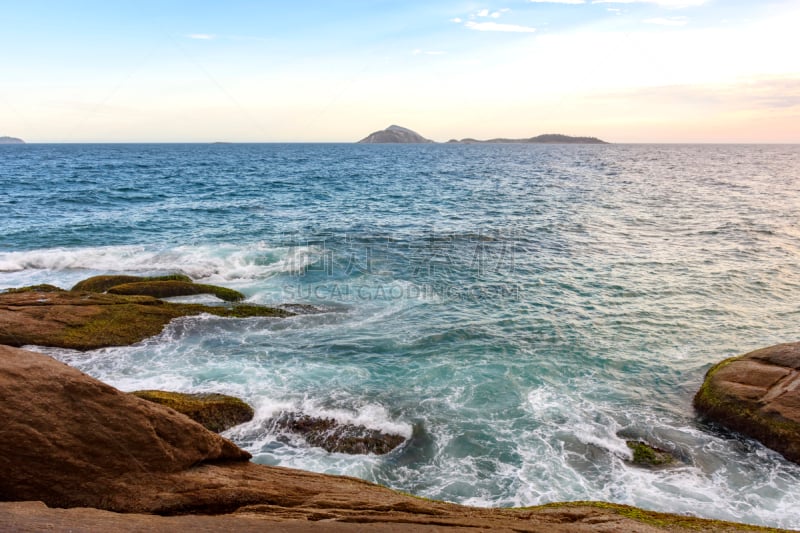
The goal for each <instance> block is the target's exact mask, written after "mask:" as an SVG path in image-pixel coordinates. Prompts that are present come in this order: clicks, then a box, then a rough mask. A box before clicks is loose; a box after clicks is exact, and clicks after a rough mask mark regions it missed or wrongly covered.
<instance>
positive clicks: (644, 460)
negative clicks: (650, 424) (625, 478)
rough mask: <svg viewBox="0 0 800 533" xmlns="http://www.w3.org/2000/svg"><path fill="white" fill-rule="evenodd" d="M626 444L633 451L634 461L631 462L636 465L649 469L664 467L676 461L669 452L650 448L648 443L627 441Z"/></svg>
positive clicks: (653, 447)
mask: <svg viewBox="0 0 800 533" xmlns="http://www.w3.org/2000/svg"><path fill="white" fill-rule="evenodd" d="M625 444H627V445H628V448H630V449H631V450H632V451H633V460H632V461H631V462H632V463H633V464H635V465H639V466H648V467H652V466H663V465H668V464H670V463H671V462H673V461H674V460H675V459H674V458H673V457H672V454H671V453H669V452H668V451H665V450H660V449H658V448H656V447H655V446H650V445H649V444H647V443H646V442H642V441H639V440H629V441H626V442H625Z"/></svg>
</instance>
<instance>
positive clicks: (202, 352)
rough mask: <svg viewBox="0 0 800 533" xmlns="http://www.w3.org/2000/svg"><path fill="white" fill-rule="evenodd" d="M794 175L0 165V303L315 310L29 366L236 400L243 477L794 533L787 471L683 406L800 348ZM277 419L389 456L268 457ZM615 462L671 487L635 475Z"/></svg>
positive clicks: (571, 161) (320, 161) (390, 154)
mask: <svg viewBox="0 0 800 533" xmlns="http://www.w3.org/2000/svg"><path fill="white" fill-rule="evenodd" d="M799 174H800V147H798V146H705V145H703V146H700V145H685V146H680V145H674V146H673V145H669V146H667V145H600V146H593V145H592V146H590V145H583V146H568V145H554V146H542V145H530V146H524V145H432V146H431V145H421V146H411V145H394V146H389V145H386V146H380V145H377V146H375V145H370V146H363V145H302V144H295V145H209V146H205V145H25V146H2V147H0V185H1V186H2V191H3V195H2V196H0V287H12V286H21V285H29V284H34V283H54V284H56V285H60V286H62V287H70V286H71V285H72V284H74V283H75V282H77V281H79V280H80V279H83V278H86V277H88V276H91V275H95V274H105V273H112V272H114V273H116V272H119V273H134V274H155V273H163V272H173V271H181V272H185V273H187V274H189V275H190V276H192V277H193V278H194V279H196V280H198V281H202V282H207V283H217V284H220V285H225V286H227V287H231V288H234V289H237V290H240V291H242V292H243V293H245V294H246V295H247V297H248V301H249V302H254V303H263V304H272V305H276V304H283V303H308V304H313V305H316V306H318V307H320V308H323V309H324V310H326V312H325V313H322V314H308V315H301V316H297V317H294V318H290V319H286V320H272V319H248V320H231V319H221V318H213V317H196V318H187V319H181V320H178V321H175V322H174V323H172V324H171V325H170V326H169V327H168V328H167V329H166V330H165V331H164V332H163V333H162V334H161V335H159V336H157V337H154V338H151V339H148V340H146V341H144V342H142V343H140V344H138V345H135V346H130V347H121V348H109V349H104V350H96V351H91V352H85V353H80V352H71V351H66V350H54V349H42V350H43V351H46V352H47V353H51V354H53V355H54V356H56V357H58V358H59V359H61V360H64V361H66V362H68V363H70V364H72V365H74V366H76V367H78V368H80V369H81V370H83V371H85V372H87V373H89V374H91V375H93V376H95V377H98V378H100V379H102V380H104V381H106V382H108V383H111V384H113V385H114V386H117V387H119V388H121V389H123V390H134V389H142V388H160V389H169V390H179V391H218V392H226V393H230V394H235V395H238V396H240V397H242V398H244V399H245V400H247V401H248V402H249V403H251V404H252V405H254V406H255V407H256V411H257V414H256V418H255V419H254V420H253V421H252V422H250V423H248V424H245V425H242V426H239V427H237V428H234V429H232V430H230V431H229V432H227V433H226V436H228V437H230V438H232V439H233V440H234V441H235V442H237V443H238V444H239V445H240V446H243V447H244V448H246V449H247V450H249V451H250V452H251V453H253V455H254V457H255V460H256V461H258V462H261V463H265V464H280V465H284V466H290V467H297V468H303V469H308V470H315V471H320V472H328V473H337V474H347V475H353V476H358V477H362V478H365V479H369V480H371V481H375V482H378V483H381V484H384V485H388V486H391V487H394V488H397V489H400V490H403V491H406V492H411V493H414V494H418V495H421V496H426V497H430V498H436V499H444V500H449V501H454V502H459V503H465V504H470V505H480V506H522V505H535V504H540V503H547V502H552V501H563V500H586V499H591V500H607V501H614V502H619V503H626V504H632V505H637V506H640V507H644V508H647V509H654V510H658V511H669V512H680V513H689V514H695V515H698V516H703V517H713V518H722V519H728V520H736V521H743V522H749V523H755V524H765V525H772V526H781V527H789V528H800V467H799V466H797V465H794V464H792V463H789V462H787V461H785V460H784V459H783V458H782V457H781V456H780V455H778V454H776V453H774V452H772V451H770V450H768V449H766V448H764V447H762V446H760V445H759V444H758V443H756V442H753V441H750V440H747V439H743V438H741V437H738V436H736V435H734V434H730V433H727V432H725V431H723V430H721V429H720V428H716V427H713V426H710V425H707V424H705V423H703V422H702V421H700V420H698V419H697V417H696V416H695V414H694V412H693V410H692V407H691V398H692V396H693V394H694V392H695V391H696V390H697V388H698V387H699V385H700V383H701V382H702V378H703V374H704V373H705V371H706V370H707V369H708V368H709V366H710V365H711V364H713V363H715V362H717V361H719V360H721V359H722V358H725V357H728V356H731V355H735V354H738V353H743V352H745V351H749V350H751V349H755V348H758V347H763V346H767V345H771V344H775V343H779V342H787V341H795V340H798V327H797V324H798V318H800V304H798V301H800V300H798V294H800V224H799V222H798V221H800V218H798V214H799V212H800V181H799V180H798V175H799ZM197 300H198V298H195V300H193V301H197ZM199 300H201V301H210V300H213V298H211V297H200V298H199ZM284 409H291V410H296V411H302V412H305V413H309V414H315V415H325V416H333V417H335V418H338V419H340V420H342V421H355V422H358V423H361V424H364V425H367V426H369V427H374V428H381V429H386V430H391V431H394V432H399V433H402V434H404V435H406V436H408V437H409V441H408V442H407V444H406V445H404V446H403V447H401V448H399V449H397V450H395V451H393V452H392V453H391V454H389V455H387V456H381V457H378V456H347V455H340V454H329V453H327V452H325V451H323V450H321V449H318V448H312V447H309V446H307V445H305V444H304V443H303V442H301V441H295V440H289V441H287V440H286V439H282V438H279V437H280V435H276V434H274V433H271V432H270V430H269V429H268V426H267V424H265V421H266V420H267V419H269V418H270V416H271V415H273V414H274V413H276V412H278V411H281V410H284ZM630 438H641V439H645V440H648V441H649V442H651V443H652V444H654V445H657V446H659V447H661V448H665V449H668V450H672V451H673V452H675V453H676V454H677V455H678V456H679V457H680V458H681V462H680V464H678V465H677V466H674V467H671V468H666V469H661V470H643V469H640V468H636V467H633V466H631V465H630V464H629V463H627V462H626V459H627V458H628V457H629V451H628V450H627V447H626V446H625V440H626V439H630Z"/></svg>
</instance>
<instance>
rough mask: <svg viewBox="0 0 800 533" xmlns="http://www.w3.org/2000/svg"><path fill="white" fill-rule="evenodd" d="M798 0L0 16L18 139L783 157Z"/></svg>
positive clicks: (179, 6)
mask: <svg viewBox="0 0 800 533" xmlns="http://www.w3.org/2000/svg"><path fill="white" fill-rule="evenodd" d="M798 28H800V0H792V1H785V0H784V1H769V0H767V1H759V2H754V1H752V0H749V1H742V0H730V1H726V0H505V1H500V0H498V1H494V0H486V1H480V0H476V1H473V0H468V1H456V0H452V1H451V0H444V1H432V0H422V1H419V0H398V1H393V0H392V1H390V0H373V1H355V0H351V1H348V0H344V1H331V0H328V1H322V0H319V1H318V0H307V1H304V2H286V1H281V2H278V1H270V0H264V1H255V0H251V1H246V0H226V1H224V2H223V1H206V0H192V1H183V0H158V1H151V0H103V1H102V2H101V1H94V0H84V1H81V0H69V1H68V0H49V1H47V0H25V1H24V2H21V1H19V0H0V50H2V53H0V135H10V136H15V137H21V138H23V139H25V140H26V141H28V142H213V141H229V142H351V141H356V140H358V139H360V138H362V137H364V136H366V135H367V134H369V133H371V132H373V131H376V130H380V129H383V128H385V127H387V126H389V125H390V124H398V125H401V126H405V127H408V128H411V129H413V130H415V131H417V132H419V133H420V134H422V135H423V136H425V137H428V138H430V139H434V140H437V141H447V140H448V139H451V138H463V137H473V138H479V139H485V138H492V137H518V138H521V137H531V136H534V135H539V134H543V133H564V134H568V135H588V136H596V137H600V138H602V139H604V140H607V141H611V142H636V143H639V142H642V143H648V142H664V143H674V142H722V143H729V142H748V143H751V142H752V143H800V29H798Z"/></svg>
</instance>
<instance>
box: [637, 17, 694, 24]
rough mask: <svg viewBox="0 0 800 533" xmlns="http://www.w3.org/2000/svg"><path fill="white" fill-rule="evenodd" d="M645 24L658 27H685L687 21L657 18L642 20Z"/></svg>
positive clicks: (673, 18) (684, 19)
mask: <svg viewBox="0 0 800 533" xmlns="http://www.w3.org/2000/svg"><path fill="white" fill-rule="evenodd" d="M642 22H644V23H645V24H656V25H658V26H686V24H687V23H688V22H689V19H688V18H686V17H669V18H664V17H657V18H652V19H646V20H643V21H642Z"/></svg>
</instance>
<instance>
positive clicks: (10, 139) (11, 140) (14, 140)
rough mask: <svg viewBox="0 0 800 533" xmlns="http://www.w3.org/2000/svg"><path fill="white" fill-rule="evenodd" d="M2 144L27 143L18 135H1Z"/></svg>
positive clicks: (0, 141)
mask: <svg viewBox="0 0 800 533" xmlns="http://www.w3.org/2000/svg"><path fill="white" fill-rule="evenodd" d="M0 144H25V141H23V140H22V139H18V138H17V137H0Z"/></svg>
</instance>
